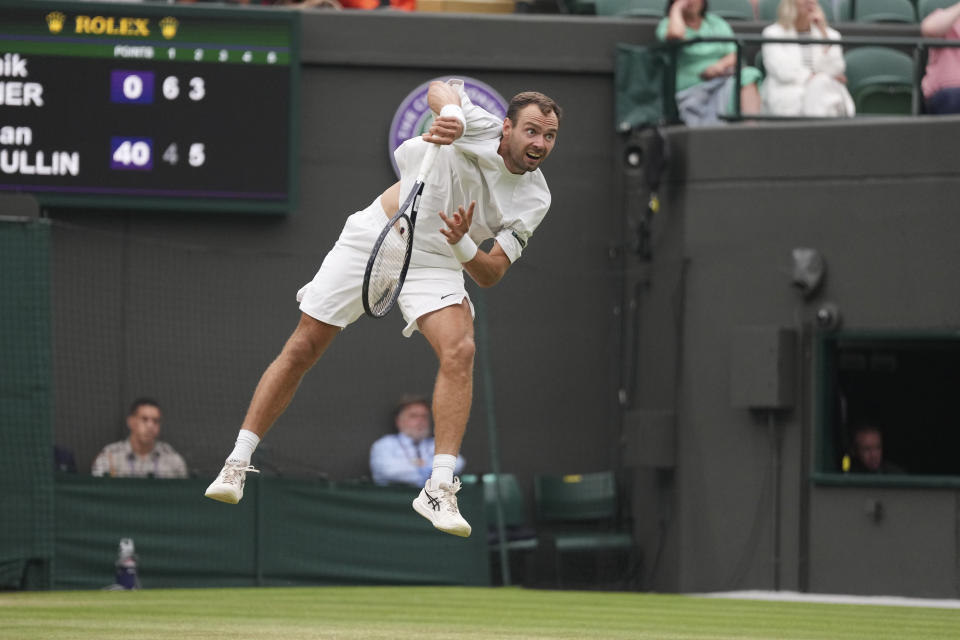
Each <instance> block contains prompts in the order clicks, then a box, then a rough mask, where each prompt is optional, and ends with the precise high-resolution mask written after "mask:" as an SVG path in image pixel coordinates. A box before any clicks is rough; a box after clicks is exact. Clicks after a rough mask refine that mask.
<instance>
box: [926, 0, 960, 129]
mask: <svg viewBox="0 0 960 640" xmlns="http://www.w3.org/2000/svg"><path fill="white" fill-rule="evenodd" d="M920 33H921V34H922V35H923V37H924V38H944V39H946V40H960V2H958V3H957V4H955V5H952V6H950V7H947V8H946V9H934V10H933V11H932V12H931V13H930V14H929V15H928V16H927V17H926V18H924V19H923V22H921V23H920ZM929 52H930V53H929V55H928V57H927V72H926V74H924V76H923V81H922V82H921V88H922V89H923V98H924V103H925V106H926V110H927V113H934V114H942V113H960V48H957V47H930V49H929Z"/></svg>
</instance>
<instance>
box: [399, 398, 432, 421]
mask: <svg viewBox="0 0 960 640" xmlns="http://www.w3.org/2000/svg"><path fill="white" fill-rule="evenodd" d="M412 404H422V405H423V406H425V407H426V408H427V409H428V410H429V409H430V408H431V407H430V398H428V397H426V396H420V395H416V394H412V393H405V394H403V395H402V396H400V402H398V403H397V406H395V407H394V408H393V413H392V414H391V416H392V418H393V421H394V422H396V420H397V416H399V415H400V412H401V411H403V410H404V409H406V408H407V407H409V406H410V405H412Z"/></svg>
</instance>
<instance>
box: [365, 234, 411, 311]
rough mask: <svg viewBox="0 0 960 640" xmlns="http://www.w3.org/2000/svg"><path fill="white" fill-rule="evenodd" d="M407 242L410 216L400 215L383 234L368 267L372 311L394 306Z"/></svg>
mask: <svg viewBox="0 0 960 640" xmlns="http://www.w3.org/2000/svg"><path fill="white" fill-rule="evenodd" d="M409 245H410V220H409V219H408V218H406V217H403V216H402V217H400V218H398V219H397V221H396V222H395V223H394V224H393V226H392V227H391V228H390V231H389V232H388V233H387V234H386V235H385V236H384V237H383V241H382V242H381V244H380V248H379V250H378V251H377V255H376V257H375V258H374V261H373V267H372V269H371V270H370V285H369V287H370V288H369V294H368V299H369V302H370V309H371V311H373V312H374V313H375V314H378V315H379V314H382V313H386V311H387V310H389V309H390V307H392V306H393V302H394V298H395V297H396V293H397V290H398V289H399V288H400V285H401V280H400V277H401V275H402V274H403V266H404V264H405V263H406V259H407V251H408V250H409Z"/></svg>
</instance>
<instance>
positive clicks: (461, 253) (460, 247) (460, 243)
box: [450, 234, 477, 263]
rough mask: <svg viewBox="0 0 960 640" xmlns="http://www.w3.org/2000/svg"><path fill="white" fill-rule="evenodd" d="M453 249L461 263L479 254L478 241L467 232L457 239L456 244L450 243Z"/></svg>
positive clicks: (454, 254)
mask: <svg viewBox="0 0 960 640" xmlns="http://www.w3.org/2000/svg"><path fill="white" fill-rule="evenodd" d="M450 248H451V249H452V250H453V256H454V257H455V258H456V259H457V260H459V261H460V262H461V263H463V262H470V261H471V260H473V258H474V257H475V256H476V255H477V243H476V242H474V241H473V238H471V237H470V236H468V235H467V234H463V237H462V238H460V239H459V240H457V242H456V244H452V245H450Z"/></svg>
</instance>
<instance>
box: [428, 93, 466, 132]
mask: <svg viewBox="0 0 960 640" xmlns="http://www.w3.org/2000/svg"><path fill="white" fill-rule="evenodd" d="M427 104H429V105H430V109H431V110H432V111H433V112H434V113H436V114H438V115H437V117H436V118H434V120H433V123H432V124H431V125H430V130H429V131H427V132H426V133H424V134H423V139H424V140H426V141H427V142H432V143H434V144H452V143H453V141H454V140H456V139H457V138H459V137H460V136H462V135H463V134H464V132H465V131H466V129H467V119H466V117H465V116H464V115H463V109H462V108H461V103H460V94H459V93H457V90H456V89H455V88H453V87H452V86H450V85H449V84H447V83H446V82H441V81H439V80H434V81H433V82H431V83H430V88H429V89H427Z"/></svg>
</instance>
